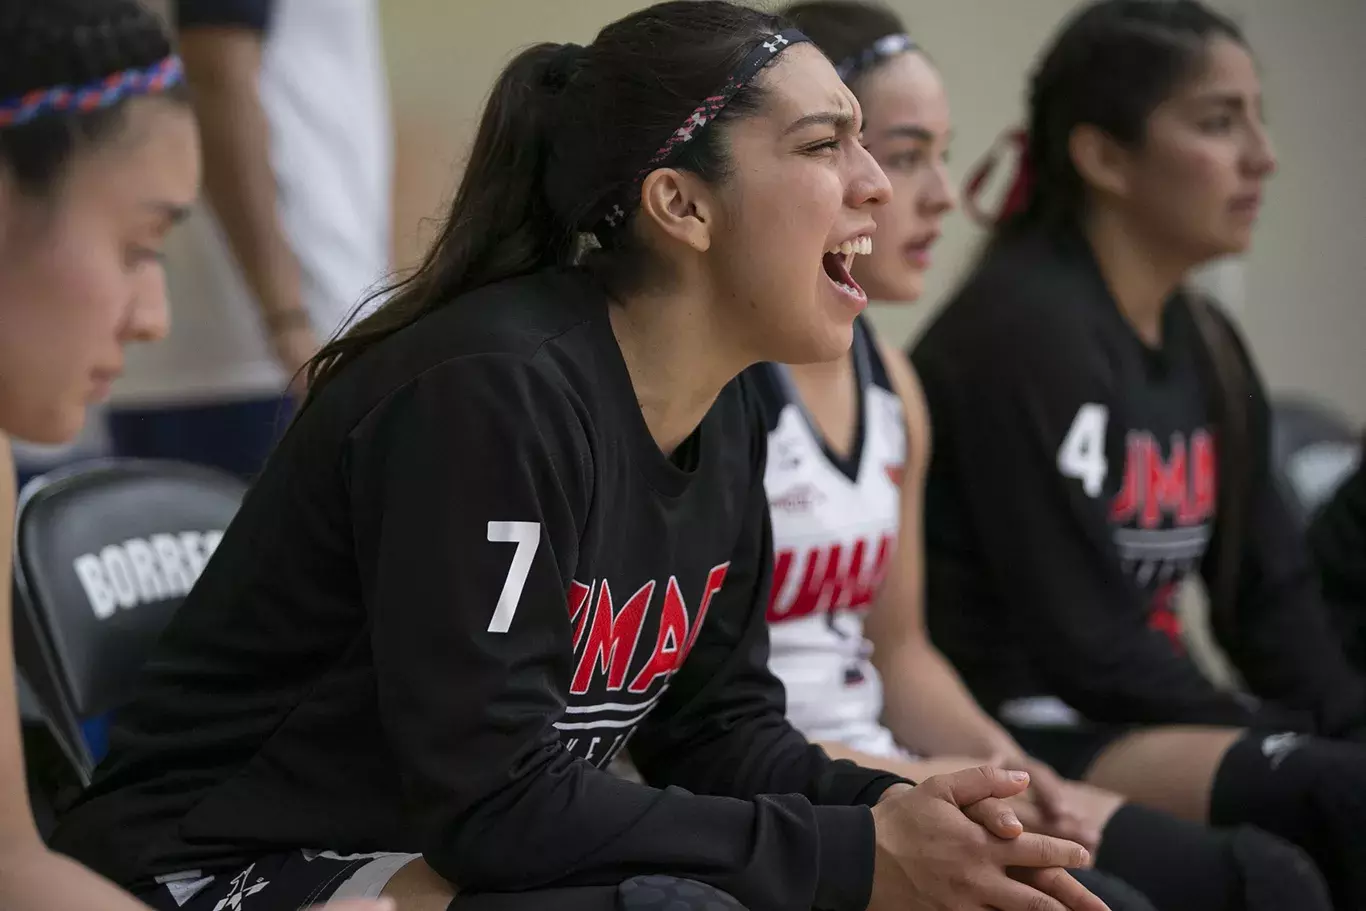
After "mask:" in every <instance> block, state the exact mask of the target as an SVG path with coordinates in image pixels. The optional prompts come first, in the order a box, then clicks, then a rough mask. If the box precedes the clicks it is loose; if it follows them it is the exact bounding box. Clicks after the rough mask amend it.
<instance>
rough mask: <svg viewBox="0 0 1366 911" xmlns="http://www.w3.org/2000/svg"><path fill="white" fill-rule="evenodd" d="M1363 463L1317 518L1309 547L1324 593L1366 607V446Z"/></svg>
mask: <svg viewBox="0 0 1366 911" xmlns="http://www.w3.org/2000/svg"><path fill="white" fill-rule="evenodd" d="M1359 459H1360V462H1359V464H1358V465H1357V469H1356V471H1355V472H1353V473H1352V475H1351V477H1349V478H1348V479H1347V480H1346V481H1344V482H1343V484H1342V486H1341V487H1339V488H1338V489H1337V492H1336V493H1334V494H1333V498H1332V499H1331V500H1329V501H1328V502H1327V503H1326V504H1325V505H1324V507H1323V508H1322V509H1321V510H1320V511H1319V513H1318V515H1317V516H1315V517H1314V521H1313V524H1311V525H1310V527H1309V547H1310V551H1311V552H1312V554H1313V557H1314V563H1315V564H1316V565H1317V566H1318V569H1319V572H1320V573H1321V575H1322V578H1323V590H1324V594H1325V595H1327V597H1328V598H1330V599H1332V600H1335V601H1339V602H1342V603H1344V604H1351V605H1360V606H1361V608H1362V609H1363V610H1366V446H1363V449H1362V451H1361V453H1360V455H1359Z"/></svg>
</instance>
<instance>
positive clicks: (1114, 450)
mask: <svg viewBox="0 0 1366 911" xmlns="http://www.w3.org/2000/svg"><path fill="white" fill-rule="evenodd" d="M1221 319H1222V318H1221ZM1227 328H1228V329H1229V331H1230V332H1232V327H1231V326H1229V327H1227ZM1163 336H1164V337H1163V342H1162V345H1161V348H1160V349H1154V348H1150V347H1148V346H1146V345H1145V344H1144V343H1143V342H1142V341H1141V340H1140V339H1139V338H1138V336H1137V335H1136V334H1135V333H1134V332H1133V330H1132V329H1131V328H1130V327H1129V326H1128V324H1127V323H1126V322H1125V321H1124V319H1123V317H1122V316H1121V314H1120V312H1119V310H1118V308H1117V306H1116V304H1115V303H1114V300H1113V299H1112V297H1111V296H1110V294H1109V292H1108V290H1107V289H1106V286H1105V283H1104V281H1103V278H1102V277H1101V275H1100V271H1099V268H1098V267H1097V265H1096V263H1095V261H1094V258H1093V257H1092V255H1091V253H1090V250H1089V248H1088V247H1087V246H1086V244H1085V242H1084V241H1083V240H1082V239H1081V238H1080V237H1079V236H1073V237H1071V238H1068V239H1065V240H1062V241H1050V240H1045V239H1040V238H1032V239H1031V238H1024V239H1017V240H1014V241H1007V242H1004V243H1003V244H1002V245H1001V246H999V247H998V248H997V249H996V250H995V251H994V252H993V253H992V254H991V255H990V257H989V259H988V261H987V262H986V264H985V267H984V268H983V269H982V270H981V271H980V272H979V273H978V274H976V275H975V276H974V277H973V278H972V279H971V280H970V281H969V282H968V283H967V284H966V285H965V286H964V288H963V289H962V290H961V291H960V292H959V294H958V295H957V296H956V298H955V299H954V300H953V301H951V302H950V303H949V305H948V306H947V308H946V309H945V310H944V312H943V313H942V314H941V315H940V316H939V318H938V319H937V320H936V322H935V323H934V325H933V326H932V327H931V328H930V329H929V330H928V331H927V332H926V334H925V335H924V336H923V338H922V339H921V340H920V342H919V343H918V345H917V346H916V347H915V350H914V352H913V354H912V357H913V360H914V363H915V366H916V368H917V370H918V372H919V374H920V377H921V380H922V383H923V385H924V388H925V394H926V398H927V400H928V403H929V410H930V413H931V416H932V421H933V428H934V435H935V451H934V454H933V456H932V463H931V467H930V471H929V478H928V482H927V487H928V489H927V492H926V522H925V525H926V546H927V583H928V603H927V614H928V620H929V624H930V628H931V632H932V635H933V636H934V638H935V639H936V641H937V642H938V643H939V644H940V646H941V647H942V648H943V649H944V651H945V652H946V653H947V654H948V655H949V657H950V658H951V659H952V660H953V661H954V662H955V663H956V664H957V665H958V666H959V668H960V670H961V671H962V673H963V674H964V676H965V678H966V679H967V680H968V682H969V684H970V685H971V686H972V688H973V689H974V690H975V692H976V693H977V695H978V697H979V698H980V699H981V700H982V701H983V702H984V703H985V704H987V705H990V706H994V707H1000V706H1002V705H1003V704H1004V703H1006V702H1008V701H1009V700H1013V699H1017V698H1022V697H1028V696H1033V695H1040V694H1053V695H1056V696H1058V697H1060V698H1061V699H1063V700H1064V701H1065V702H1067V703H1068V704H1070V705H1071V706H1073V707H1074V708H1076V709H1077V710H1079V711H1080V712H1081V713H1082V714H1083V715H1085V716H1087V717H1088V718H1090V719H1092V720H1096V721H1105V722H1117V723H1147V724H1160V723H1210V724H1230V725H1249V724H1258V723H1268V724H1271V723H1274V724H1277V725H1288V726H1292V727H1307V728H1314V729H1319V730H1340V729H1343V728H1345V727H1347V726H1350V725H1351V724H1353V723H1356V722H1358V721H1360V720H1361V718H1362V716H1363V706H1364V705H1366V697H1364V696H1363V684H1362V681H1361V679H1360V678H1359V677H1358V676H1357V675H1355V674H1354V673H1353V672H1352V671H1350V670H1349V668H1348V667H1347V665H1346V663H1345V661H1344V659H1343V656H1342V653H1341V650H1340V648H1339V647H1338V645H1337V643H1336V642H1334V641H1333V639H1332V637H1331V635H1330V634H1329V632H1328V628H1327V624H1326V622H1325V616H1324V612H1323V610H1322V607H1321V605H1320V604H1319V603H1318V601H1317V598H1316V595H1315V592H1314V589H1313V583H1312V578H1311V576H1310V574H1309V572H1308V566H1307V562H1306V560H1305V557H1304V547H1303V544H1302V542H1301V541H1300V540H1299V539H1298V536H1297V535H1296V533H1295V532H1294V530H1293V524H1292V523H1291V522H1290V521H1289V519H1288V518H1287V516H1286V513H1285V510H1284V508H1283V506H1282V504H1281V502H1280V500H1279V499H1278V497H1277V493H1276V490H1275V488H1274V486H1273V485H1272V483H1271V482H1270V479H1269V475H1268V472H1267V458H1266V451H1267V445H1266V427H1267V406H1266V402H1265V398H1264V395H1263V393H1262V389H1261V386H1260V383H1259V382H1258V381H1257V379H1256V377H1255V374H1254V373H1253V371H1252V365H1251V363H1250V361H1249V359H1248V357H1247V354H1246V351H1245V350H1243V349H1242V348H1241V343H1239V351H1238V354H1239V356H1240V358H1241V360H1242V361H1243V364H1244V366H1245V367H1246V369H1247V372H1248V376H1249V384H1250V386H1251V390H1250V392H1251V395H1250V398H1249V402H1248V407H1249V411H1250V416H1251V425H1252V427H1253V429H1254V433H1253V436H1254V439H1255V440H1256V446H1255V449H1256V451H1254V452H1251V453H1248V454H1247V455H1248V457H1249V458H1250V459H1252V460H1253V463H1254V468H1253V471H1252V477H1253V486H1252V492H1251V501H1250V503H1249V504H1248V510H1247V521H1248V530H1247V533H1246V537H1245V549H1244V552H1243V556H1242V559H1241V570H1242V571H1241V574H1240V583H1241V584H1240V592H1239V597H1238V604H1237V621H1236V623H1234V624H1232V625H1231V626H1228V627H1222V626H1221V627H1218V628H1216V633H1217V635H1218V636H1219V640H1220V642H1221V644H1222V645H1223V646H1224V647H1225V649H1226V650H1227V651H1228V652H1229V653H1230V655H1231V657H1232V659H1233V660H1234V662H1235V664H1236V665H1237V667H1238V669H1239V670H1240V671H1241V672H1242V674H1243V676H1244V678H1245V679H1246V682H1247V683H1248V685H1249V688H1250V689H1251V690H1252V692H1253V693H1254V694H1256V696H1258V697H1262V699H1264V700H1266V701H1265V702H1258V700H1249V699H1246V698H1243V697H1240V696H1238V695H1235V694H1232V693H1228V692H1223V691H1220V690H1218V689H1216V688H1215V687H1214V686H1213V685H1212V684H1211V683H1210V682H1209V681H1208V680H1207V679H1206V678H1205V677H1204V676H1203V675H1202V674H1201V673H1200V671H1199V670H1198V668H1197V667H1196V665H1195V664H1194V663H1193V662H1192V661H1191V660H1190V659H1189V657H1188V656H1187V655H1186V654H1185V653H1184V651H1183V650H1182V648H1181V646H1180V641H1179V636H1177V635H1176V633H1177V632H1178V630H1177V629H1176V626H1177V624H1176V618H1175V614H1174V613H1173V612H1172V604H1171V599H1172V597H1173V595H1174V592H1175V588H1176V585H1177V583H1178V582H1179V581H1180V580H1181V579H1182V577H1183V576H1184V575H1185V574H1186V573H1187V572H1190V571H1196V570H1198V571H1200V572H1202V573H1203V574H1204V576H1205V577H1206V579H1213V578H1216V577H1217V572H1218V568H1217V563H1218V551H1219V548H1218V545H1217V541H1218V534H1219V523H1218V521H1217V515H1216V506H1217V502H1216V501H1217V496H1216V494H1217V490H1218V478H1217V477H1216V475H1217V471H1216V465H1217V459H1216V457H1215V456H1216V452H1215V446H1216V442H1217V441H1216V439H1215V432H1214V427H1213V422H1212V420H1211V417H1210V415H1209V414H1208V413H1207V411H1208V409H1207V406H1208V405H1209V401H1210V400H1209V396H1208V391H1209V389H1210V388H1211V386H1210V384H1211V383H1212V382H1213V381H1214V380H1213V374H1212V372H1211V371H1212V366H1211V364H1212V361H1211V358H1210V354H1209V352H1208V350H1207V349H1206V347H1205V345H1204V344H1203V342H1202V340H1201V338H1200V336H1199V333H1198V330H1197V327H1196V325H1195V323H1194V321H1193V319H1192V314H1191V311H1190V309H1189V305H1188V302H1187V301H1186V300H1185V299H1184V298H1183V297H1182V296H1181V295H1179V294H1178V295H1177V296H1176V297H1175V298H1174V299H1173V300H1172V301H1170V302H1169V304H1168V306H1167V309H1166V313H1165V317H1164V326H1163Z"/></svg>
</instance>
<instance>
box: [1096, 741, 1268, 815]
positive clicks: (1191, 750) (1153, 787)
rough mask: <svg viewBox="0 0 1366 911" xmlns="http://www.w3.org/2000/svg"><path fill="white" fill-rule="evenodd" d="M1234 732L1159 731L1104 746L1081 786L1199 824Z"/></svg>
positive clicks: (1207, 807) (1232, 742)
mask: <svg viewBox="0 0 1366 911" xmlns="http://www.w3.org/2000/svg"><path fill="white" fill-rule="evenodd" d="M1242 736H1243V731H1242V730H1240V729H1237V728H1211V727H1165V728H1149V729H1146V730H1141V731H1134V732H1133V733H1130V734H1126V735H1125V736H1123V737H1121V738H1119V739H1118V740H1116V741H1114V742H1113V743H1111V744H1110V745H1109V746H1107V747H1106V748H1105V749H1104V750H1103V751H1102V752H1101V753H1100V755H1098V756H1097V757H1096V759H1095V761H1093V762H1092V763H1091V767H1090V768H1089V769H1088V770H1087V772H1086V779H1085V780H1086V781H1087V783H1089V784H1091V785H1094V786H1096V787H1098V788H1104V789H1105V790H1107V791H1113V792H1114V793H1116V794H1120V795H1123V796H1124V797H1126V798H1127V799H1128V800H1129V801H1131V802H1133V803H1136V804H1140V805H1142V806H1145V807H1149V808H1150V809H1154V810H1161V811H1162V812H1164V813H1170V814H1171V815H1173V816H1177V817H1179V818H1181V819H1187V820H1190V821H1192V822H1199V823H1203V822H1205V821H1206V820H1207V819H1208V818H1209V799H1210V791H1211V789H1212V788H1213V785H1214V775H1215V773H1216V772H1217V771H1218V770H1219V765H1220V763H1222V762H1223V760H1224V755H1225V754H1226V753H1227V752H1228V750H1229V748H1230V747H1231V746H1233V744H1234V743H1235V742H1237V740H1238V739H1239V738H1240V737H1242Z"/></svg>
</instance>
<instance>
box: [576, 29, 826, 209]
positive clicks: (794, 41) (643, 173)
mask: <svg viewBox="0 0 1366 911" xmlns="http://www.w3.org/2000/svg"><path fill="white" fill-rule="evenodd" d="M810 40H811V39H810V38H808V37H806V35H804V34H802V33H801V32H800V31H799V30H797V29H795V28H790V29H785V30H784V31H781V32H779V33H778V34H776V35H770V36H769V37H767V38H765V39H764V40H763V41H760V42H759V43H758V44H757V45H756V46H755V48H754V50H752V51H750V52H749V53H748V54H746V55H745V59H744V60H742V61H740V64H739V66H737V67H736V68H735V69H734V70H733V71H732V72H731V74H730V76H729V77H728V78H727V79H726V82H725V85H723V86H721V88H720V89H719V90H718V91H717V92H716V93H715V94H712V95H708V96H707V97H706V98H704V99H703V100H702V103H701V104H699V105H698V106H697V107H696V108H695V109H694V110H693V112H692V114H690V115H689V116H688V119H687V120H685V121H683V125H682V126H680V127H679V128H678V129H676V130H674V131H673V133H672V134H670V135H669V138H668V139H667V140H666V141H665V142H664V144H663V145H662V146H660V147H659V151H657V152H655V154H654V155H653V156H652V157H651V158H650V160H649V161H647V162H646V163H645V166H644V167H643V168H641V169H640V170H639V171H638V172H637V173H636V175H635V177H634V178H633V179H632V180H631V183H630V185H629V186H627V187H626V188H625V189H624V190H623V191H622V193H621V196H620V197H618V198H617V200H616V201H614V202H613V201H609V202H608V204H607V206H606V213H605V214H604V215H603V216H602V217H601V218H600V219H599V220H598V222H597V225H596V227H595V228H594V229H593V233H595V234H597V235H599V236H606V235H607V234H608V233H609V232H611V231H612V230H614V229H616V228H618V227H620V226H621V225H623V224H625V223H626V221H627V220H628V218H629V217H630V214H631V212H633V211H635V207H636V205H637V203H638V202H639V198H640V185H641V184H642V183H643V182H644V181H645V178H646V177H648V176H649V175H650V172H651V171H653V170H655V169H656V168H660V167H663V166H664V165H665V164H666V163H667V162H668V161H669V159H670V158H672V157H673V156H674V155H675V154H676V153H677V152H678V150H679V149H681V148H682V147H683V146H685V145H687V144H688V143H689V142H692V140H693V139H694V138H695V137H696V136H697V134H698V133H699V132H701V131H702V130H703V129H705V128H706V126H707V124H709V123H711V122H712V121H713V120H715V119H716V117H717V115H718V114H720V113H721V111H722V110H724V109H725V107H726V105H727V104H730V101H731V99H732V98H734V97H735V96H736V94H737V93H738V92H739V91H740V90H741V89H742V88H744V87H745V86H747V85H749V84H750V83H751V82H753V81H754V79H755V77H757V76H758V75H759V73H761V72H762V71H763V69H764V67H766V66H768V65H769V64H770V63H772V62H773V61H774V59H776V58H777V56H778V55H779V54H781V53H782V52H783V51H785V50H787V49H788V48H790V47H793V46H795V45H798V44H804V43H806V42H809V41H810Z"/></svg>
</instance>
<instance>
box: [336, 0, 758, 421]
mask: <svg viewBox="0 0 1366 911" xmlns="http://www.w3.org/2000/svg"><path fill="white" fill-rule="evenodd" d="M783 25H784V23H783V21H782V20H781V19H779V18H777V17H775V16H770V15H767V14H764V13H760V12H756V11H754V10H750V9H745V8H743V7H739V6H735V5H733V4H731V3H724V2H718V0H705V2H699V0H678V2H670V3H660V4H657V5H655V6H652V7H649V8H648V9H645V10H642V11H640V12H638V13H635V14H633V15H630V16H627V17H626V18H624V19H621V20H619V21H617V22H614V23H612V24H611V25H609V26H607V27H606V28H604V29H603V30H602V31H601V32H599V33H598V36H597V38H596V39H594V41H593V43H592V44H591V45H589V46H587V47H584V48H578V47H576V46H573V45H555V44H540V45H536V46H535V47H531V48H529V49H527V50H525V51H523V52H522V53H520V54H518V55H517V57H516V58H515V59H513V61H512V62H511V63H510V64H508V66H507V68H506V69H505V70H504V71H503V73H502V75H501V76H499V77H498V80H497V82H496V83H495V85H494V87H493V91H492V93H491V94H490V95H489V98H488V101H487V103H486V104H485V107H484V114H483V118H482V119H481V121H480V124H479V130H478V133H477V134H476V136H475V139H474V144H473V147H472V149H471V151H470V156H469V161H468V164H467V166H466V168H465V173H464V176H463V178H462V180H461V182H460V188H459V190H458V191H457V193H456V195H455V200H454V202H453V204H452V205H451V209H450V213H449V215H448V216H447V218H446V221H445V224H444V226H443V227H442V229H441V232H440V235H439V236H438V237H437V239H436V242H435V244H434V245H433V246H432V248H431V249H430V250H429V251H428V253H427V255H426V257H425V258H424V259H423V261H422V263H421V265H420V266H419V267H418V268H417V270H416V271H415V272H413V273H412V274H411V275H409V276H408V277H406V278H404V279H402V280H401V281H398V282H397V283H395V284H394V285H392V286H390V287H389V288H386V289H385V290H383V291H381V292H379V294H378V295H376V296H375V298H373V299H385V302H384V303H383V304H381V305H380V306H379V307H378V308H377V309H376V310H375V311H374V312H373V313H372V314H370V315H369V316H368V317H366V318H365V319H363V320H361V321H359V322H358V323H356V324H355V325H354V326H353V327H351V328H350V330H349V331H347V332H346V333H345V334H344V335H342V336H340V337H339V338H336V339H334V340H332V341H331V342H329V343H328V344H327V345H325V346H324V347H323V349H322V350H321V351H320V352H319V353H318V355H317V357H315V358H314V359H313V361H312V362H311V363H310V365H309V385H310V398H311V397H312V396H313V395H315V394H316V393H317V392H318V391H319V390H320V389H321V388H322V386H323V385H324V384H325V383H326V382H327V381H328V380H329V379H330V378H331V377H332V376H334V375H336V373H337V372H338V371H339V370H341V369H343V368H344V367H345V366H346V365H347V364H348V363H350V362H351V361H353V360H354V359H355V358H357V357H359V356H360V355H361V354H362V353H363V352H365V351H366V350H367V349H369V348H370V347H371V346H373V345H375V344H376V343H378V342H380V341H382V340H383V339H385V338H387V337H388V336H390V335H393V334H394V333H395V332H398V331H400V330H401V329H403V328H405V327H406V326H409V325H411V324H413V323H415V322H417V321H418V320H420V319H421V318H422V317H423V316H425V315H426V314H428V313H430V312H432V311H433V310H436V309H438V308H440V307H443V306H445V305H447V304H449V303H451V302H452V301H453V300H455V299H456V298H458V297H460V296H461V295H462V294H466V293H468V292H470V291H473V290H475V289H477V288H480V287H483V286H485V285H489V284H492V283H494V282H498V281H502V280H505V279H508V278H513V277H516V276H520V275H526V274H529V273H532V272H535V271H538V270H540V269H542V268H545V267H549V266H555V265H566V264H571V263H575V262H583V263H585V264H586V265H588V266H590V267H592V268H593V269H594V270H596V271H597V273H598V274H599V275H600V276H601V278H602V280H603V281H604V283H605V284H606V285H607V286H608V287H609V288H610V289H612V290H613V291H614V292H615V293H622V292H623V291H625V290H626V289H627V288H628V287H629V286H630V285H631V284H632V283H634V282H637V281H639V280H640V277H641V274H642V271H643V265H644V261H645V259H646V256H647V254H646V252H645V251H644V249H642V245H640V244H639V243H638V242H637V241H636V239H635V233H634V232H633V231H632V230H630V227H631V226H630V224H629V223H628V224H627V226H626V228H624V229H619V230H616V231H613V232H612V233H611V234H610V236H601V237H597V238H596V241H595V240H594V239H593V238H592V237H590V232H591V231H592V229H593V227H594V226H595V224H596V223H597V222H598V220H599V219H600V218H601V217H602V216H603V215H604V214H606V210H607V209H608V208H610V206H611V205H612V204H613V203H614V202H615V201H616V200H617V198H618V196H619V195H620V194H621V193H623V192H624V191H625V189H626V188H627V187H628V186H629V185H630V183H631V181H632V179H633V178H634V177H635V174H636V172H637V171H638V170H639V169H640V168H641V167H642V166H644V164H645V163H646V162H647V161H648V160H649V159H650V157H651V156H652V155H653V154H654V152H655V151H656V150H658V149H659V147H660V146H661V145H662V144H663V143H664V141H665V140H666V139H667V138H668V137H669V135H670V134H671V133H673V132H674V131H675V130H676V129H678V127H679V125H680V124H682V123H683V121H684V120H685V119H686V118H687V117H688V115H689V114H690V113H691V112H692V111H693V110H694V108H696V106H697V105H698V104H699V103H700V102H701V101H702V100H703V99H704V98H705V97H706V96H708V95H711V94H713V93H714V92H716V91H717V90H718V89H720V88H721V86H722V84H723V83H724V82H725V80H726V77H727V75H728V73H730V71H731V70H733V69H734V68H735V67H736V66H737V65H738V64H739V62H740V61H741V60H742V59H743V58H744V56H745V54H746V53H748V51H749V50H750V49H752V48H753V47H755V46H756V45H757V44H758V42H759V41H761V40H762V39H763V38H765V37H767V36H768V35H771V34H774V33H775V32H777V31H780V30H781V28H782V27H783ZM759 103H760V96H759V93H758V90H757V89H755V88H754V87H753V86H750V87H748V88H746V89H744V90H742V91H741V92H740V93H738V94H737V95H736V96H735V97H734V99H732V100H731V102H730V103H729V105H727V107H726V108H725V110H724V111H723V113H722V114H721V116H720V117H718V118H717V119H716V120H715V121H713V124H714V126H713V127H709V128H708V129H707V130H705V131H703V132H702V133H701V134H699V138H698V139H697V140H694V141H693V142H690V143H688V144H687V145H686V146H685V147H684V151H683V153H682V154H681V155H680V156H679V157H678V158H676V159H674V160H672V161H671V162H670V166H671V167H678V168H684V169H687V170H689V171H692V172H694V173H696V174H698V175H699V176H701V177H702V178H703V179H705V180H708V181H720V180H724V179H725V178H726V177H727V176H728V173H729V165H730V162H729V159H728V157H727V154H726V149H725V146H724V141H723V139H724V130H718V129H716V128H715V125H719V123H724V122H725V121H728V120H732V119H734V118H737V117H742V116H744V115H746V114H748V113H751V112H753V111H754V110H755V109H756V108H757V106H758V105H759Z"/></svg>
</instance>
